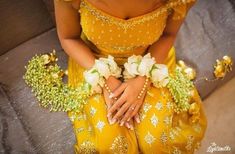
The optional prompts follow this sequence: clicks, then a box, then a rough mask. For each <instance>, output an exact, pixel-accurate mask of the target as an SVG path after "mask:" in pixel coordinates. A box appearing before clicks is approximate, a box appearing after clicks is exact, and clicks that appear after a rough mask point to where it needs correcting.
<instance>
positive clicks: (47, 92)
mask: <svg viewBox="0 0 235 154" xmlns="http://www.w3.org/2000/svg"><path fill="white" fill-rule="evenodd" d="M57 60H58V59H57V58H56V55H55V51H53V53H50V54H43V55H40V56H38V55H36V56H34V57H33V58H32V59H31V60H30V61H29V63H28V65H27V66H25V68H26V73H25V75H24V76H23V79H24V80H25V82H26V84H27V85H29V86H30V87H32V92H34V94H35V96H36V98H37V99H38V100H39V101H40V105H41V106H43V107H46V108H50V111H64V112H67V111H71V110H73V111H76V112H81V111H82V108H83V106H84V105H85V104H86V103H87V99H88V98H89V97H90V96H91V95H92V94H94V93H97V89H96V86H101V87H102V86H103V84H104V79H105V78H108V76H110V75H114V76H115V77H121V70H120V68H118V67H117V64H116V63H115V62H114V60H113V57H112V56H109V57H108V58H103V59H102V58H100V59H99V60H96V62H95V65H94V66H93V67H92V68H91V69H89V70H87V71H85V72H84V78H85V82H84V83H82V84H81V85H80V86H78V87H75V88H74V87H71V86H69V85H68V84H65V83H63V81H62V77H63V75H64V74H65V72H64V71H63V70H62V69H61V68H60V67H59V66H58V65H57V64H56V61H57ZM124 66H125V71H124V72H123V75H124V79H129V78H132V77H135V76H136V75H142V76H144V75H146V76H147V77H150V79H151V81H152V82H153V84H154V86H156V87H167V88H168V89H169V91H170V93H171V94H172V96H173V99H174V101H175V111H176V112H177V113H178V112H182V111H187V110H188V109H189V108H190V97H191V95H190V91H191V90H192V88H193V83H192V81H191V80H190V79H189V78H188V77H187V76H186V75H185V74H184V72H183V71H182V70H180V69H178V68H176V69H175V72H174V74H168V69H167V66H166V65H163V64H156V63H155V60H154V59H153V58H151V57H150V54H147V55H145V56H144V57H143V58H142V57H141V56H135V55H133V56H131V57H129V58H128V62H127V63H125V64H124ZM94 79H95V80H94ZM92 81H95V82H92ZM98 92H100V91H99V90H98Z"/></svg>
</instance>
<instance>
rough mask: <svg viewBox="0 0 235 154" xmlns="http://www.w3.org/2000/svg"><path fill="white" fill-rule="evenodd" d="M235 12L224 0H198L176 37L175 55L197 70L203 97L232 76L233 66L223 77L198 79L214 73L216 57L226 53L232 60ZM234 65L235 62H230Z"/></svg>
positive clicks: (234, 73) (198, 85) (234, 54)
mask: <svg viewBox="0 0 235 154" xmlns="http://www.w3.org/2000/svg"><path fill="white" fill-rule="evenodd" d="M234 19H235V13H234V9H233V6H232V5H231V3H230V2H229V1H227V0H223V1H221V0H210V1H205V0H199V1H198V2H197V3H196V4H195V6H194V7H193V8H192V9H191V10H190V13H189V14H188V16H187V20H186V21H185V23H184V24H183V26H182V27H181V30H180V32H179V34H178V36H177V41H176V49H177V58H178V59H183V60H185V61H186V63H188V64H190V65H191V66H192V67H194V68H195V69H196V71H197V79H196V82H195V83H196V85H197V87H198V90H199V92H200V94H201V96H202V97H203V98H205V97H206V96H208V95H209V94H210V93H211V92H212V91H213V90H215V89H216V88H217V87H219V86H221V85H222V84H224V83H225V82H227V81H228V80H230V79H231V78H232V77H233V76H234V75H235V69H233V71H232V72H230V73H229V74H227V76H226V77H225V78H224V79H223V80H219V81H216V82H208V81H205V80H198V79H199V78H202V77H208V78H210V79H212V78H214V76H213V70H214V68H213V65H214V64H215V62H216V59H221V58H222V57H223V56H224V55H229V56H231V57H232V58H233V60H235V41H234V40H235V31H234V29H235V20H234ZM233 68H235V67H234V65H233Z"/></svg>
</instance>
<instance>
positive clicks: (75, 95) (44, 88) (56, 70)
mask: <svg viewBox="0 0 235 154" xmlns="http://www.w3.org/2000/svg"><path fill="white" fill-rule="evenodd" d="M57 60H58V59H57V58H56V56H55V50H54V51H53V53H50V54H43V55H40V56H38V55H35V56H34V57H33V58H32V59H31V60H30V61H29V63H28V65H27V66H25V68H26V73H25V74H24V76H23V79H24V80H25V82H26V84H27V85H29V86H30V87H31V88H32V92H34V94H35V96H36V98H37V99H38V100H39V102H40V104H39V105H40V106H42V107H45V108H50V111H64V112H67V111H71V110H73V111H76V112H80V111H81V110H82V107H83V105H84V104H86V103H87V101H86V100H87V98H88V97H89V96H90V95H91V91H90V89H91V88H90V85H89V84H87V83H82V84H81V85H80V86H78V87H77V88H73V87H70V86H68V84H65V83H63V81H62V76H63V75H64V72H63V70H61V69H60V67H59V66H58V65H57V64H56V61H57Z"/></svg>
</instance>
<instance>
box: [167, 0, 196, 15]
mask: <svg viewBox="0 0 235 154" xmlns="http://www.w3.org/2000/svg"><path fill="white" fill-rule="evenodd" d="M194 2H196V0H169V3H168V5H169V7H170V10H171V13H172V19H173V20H180V19H182V18H184V17H185V16H186V14H187V10H188V7H189V5H192V4H193V3H194Z"/></svg>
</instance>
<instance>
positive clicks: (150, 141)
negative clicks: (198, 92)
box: [68, 87, 206, 153]
mask: <svg viewBox="0 0 235 154" xmlns="http://www.w3.org/2000/svg"><path fill="white" fill-rule="evenodd" d="M201 112H202V114H201V119H200V120H199V124H193V125H189V124H188V123H187V122H185V118H186V119H187V118H188V117H187V115H184V116H180V118H178V119H177V118H174V117H179V116H174V115H173V104H172V100H171V97H170V93H169V92H168V90H167V89H163V88H162V89H158V88H155V87H151V89H149V90H148V93H147V94H146V97H145V101H144V103H143V105H142V106H141V109H140V110H139V114H140V119H141V122H140V123H139V124H138V123H136V122H134V130H130V129H128V128H126V127H125V126H119V124H117V123H115V124H113V125H110V124H109V123H108V120H107V109H106V105H105V102H104V98H103V96H102V95H100V94H97V95H94V96H92V97H91V98H90V99H89V101H88V103H87V104H86V105H85V107H84V113H83V115H85V116H81V115H80V116H74V115H73V113H72V112H68V115H69V117H70V118H71V119H72V123H73V126H74V133H75V135H76V139H77V143H76V144H75V149H78V150H77V151H79V150H82V149H83V150H89V149H90V150H91V148H92V147H93V150H94V151H95V150H97V151H99V153H115V152H116V153H125V152H126V153H138V152H137V151H138V150H139V151H141V152H142V153H169V152H170V151H171V152H173V151H174V150H175V151H177V150H178V151H179V150H181V151H182V152H184V151H185V152H187V153H190V152H192V151H193V150H194V148H196V147H197V146H198V144H199V143H200V140H201V139H202V138H203V135H204V130H205V128H206V121H205V120H206V119H205V116H204V113H203V109H202V111H201ZM182 117H183V118H182ZM74 118H75V119H74ZM173 119H174V122H173ZM200 121H201V125H200ZM173 123H178V124H177V126H176V125H175V124H173ZM88 145H89V147H88ZM92 145H93V146H92ZM83 152H84V151H83ZM77 153H79V152H77Z"/></svg>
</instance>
